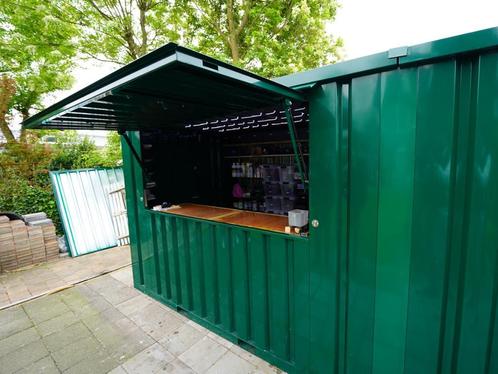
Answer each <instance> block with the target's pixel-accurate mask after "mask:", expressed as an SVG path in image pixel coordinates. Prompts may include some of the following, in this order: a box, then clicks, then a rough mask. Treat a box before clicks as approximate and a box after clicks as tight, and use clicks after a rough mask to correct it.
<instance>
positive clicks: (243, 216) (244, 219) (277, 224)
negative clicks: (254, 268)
mask: <svg viewBox="0 0 498 374" xmlns="http://www.w3.org/2000/svg"><path fill="white" fill-rule="evenodd" d="M163 212H165V213H171V214H178V215H180V216H186V217H193V218H202V219H207V220H211V221H216V222H224V223H229V224H233V225H239V226H245V227H252V228H257V229H262V230H269V231H275V232H280V233H285V226H287V224H288V219H287V216H279V215H276V214H269V213H258V212H250V211H245V210H238V209H230V208H219V207H215V206H209V205H200V204H191V203H185V204H180V205H179V206H178V207H174V208H169V209H165V210H163Z"/></svg>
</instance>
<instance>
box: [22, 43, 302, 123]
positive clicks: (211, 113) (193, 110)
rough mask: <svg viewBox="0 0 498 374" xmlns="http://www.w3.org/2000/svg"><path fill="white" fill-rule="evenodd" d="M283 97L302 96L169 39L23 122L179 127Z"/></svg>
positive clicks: (300, 98)
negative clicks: (170, 41)
mask: <svg viewBox="0 0 498 374" xmlns="http://www.w3.org/2000/svg"><path fill="white" fill-rule="evenodd" d="M285 99H290V100H293V101H298V102H301V101H302V102H304V101H305V98H304V96H303V95H302V94H301V93H299V92H298V91H295V90H293V89H291V88H288V87H285V86H283V85H281V84H278V83H275V82H273V81H270V80H268V79H265V78H262V77H259V76H257V75H255V74H252V73H249V72H247V71H244V70H242V69H239V68H236V67H233V66H231V65H228V64H225V63H222V62H220V61H217V60H214V59H211V58H209V57H206V56H204V55H201V54H199V53H196V52H193V51H190V50H188V49H186V48H182V47H179V46H177V45H175V44H173V43H170V44H168V45H166V46H164V47H162V48H160V49H159V50H157V51H155V52H153V53H151V54H149V55H147V56H144V57H143V58H141V59H139V60H137V61H135V62H133V63H131V64H129V65H127V66H125V67H124V68H122V69H120V70H118V71H116V72H114V73H112V74H110V75H108V76H107V77H105V78H103V79H101V80H99V81H97V82H95V83H94V84H92V85H90V86H88V87H86V88H84V89H83V90H81V91H79V92H77V93H75V94H73V95H71V96H69V97H68V98H67V99H64V100H62V101H60V102H59V103H56V104H54V105H52V106H51V107H49V108H47V109H46V110H44V111H42V112H40V113H38V114H36V115H34V116H32V117H31V118H28V119H27V120H26V121H24V123H23V126H24V127H26V128H55V129H100V130H101V129H104V130H141V129H150V128H165V127H171V126H178V127H181V126H183V125H185V124H186V123H192V122H196V121H200V120H203V119H209V118H216V117H220V116H227V115H230V114H233V113H238V112H242V111H248V110H254V109H258V108H262V107H269V106H274V105H278V104H281V103H282V102H283V101H284V100H285Z"/></svg>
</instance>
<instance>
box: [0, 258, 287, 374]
mask: <svg viewBox="0 0 498 374" xmlns="http://www.w3.org/2000/svg"><path fill="white" fill-rule="evenodd" d="M104 252H105V251H104ZM83 257H86V256H83ZM97 262H99V261H97ZM100 262H102V261H100ZM82 263H83V262H82V261H80V264H82ZM56 265H57V264H56ZM54 266H55V265H54ZM57 266H61V265H57ZM106 266H109V264H107V265H106ZM69 270H71V271H73V272H74V271H75V269H74V267H73V265H71V269H69ZM33 271H35V272H36V273H35V274H34V275H33V274H31V275H28V274H21V275H19V274H16V275H13V276H12V277H11V279H10V280H9V282H10V283H9V287H11V288H12V287H14V288H15V287H19V288H20V287H21V286H22V285H23V284H25V283H23V282H26V280H29V281H31V282H34V281H36V279H37V277H46V279H49V277H50V276H51V273H50V272H49V271H48V270H47V269H38V268H34V269H33ZM57 272H58V274H61V273H64V274H66V273H67V274H69V273H70V271H68V269H65V268H64V267H61V268H60V269H57ZM85 272H88V270H85ZM82 273H83V271H79V272H78V274H79V275H81V274H82ZM85 274H86V273H85ZM9 276H10V275H9ZM0 279H5V274H2V275H0ZM44 279H45V278H44ZM131 279H132V277H131V267H129V266H128V267H126V268H124V269H120V270H118V271H116V274H114V273H110V274H107V275H102V276H99V277H98V278H94V279H92V280H88V281H85V282H83V283H78V284H77V285H74V286H71V287H70V288H65V289H63V290H61V291H59V292H56V293H54V294H49V295H44V296H42V297H40V298H37V299H35V300H32V301H29V302H24V303H22V304H21V305H19V306H14V307H10V308H8V309H5V310H0V372H1V373H2V374H3V373H13V372H23V373H91V374H99V373H108V372H110V373H113V374H134V373H156V372H158V373H159V372H161V373H175V374H202V373H208V374H213V373H223V374H225V373H227V374H237V373H246V372H247V373H251V374H255V373H261V374H276V373H281V371H280V370H278V369H276V368H275V367H273V366H271V365H269V364H268V363H266V362H265V361H263V360H261V359H259V358H258V357H256V356H254V355H252V354H251V353H249V352H247V351H245V350H243V349H242V348H240V347H238V346H236V345H234V344H233V343H231V342H229V341H228V340H226V339H223V338H221V337H220V336H218V335H216V334H214V333H213V332H210V331H209V330H207V329H206V328H204V327H203V326H201V325H199V324H198V323H196V322H193V321H191V320H188V319H187V318H186V317H185V316H184V315H181V314H178V313H176V312H175V311H174V310H173V309H171V308H168V307H166V306H164V305H163V304H161V303H159V302H157V301H155V300H153V299H152V298H150V297H148V296H146V295H144V294H141V293H139V292H138V291H137V290H135V289H133V288H132V287H130V284H131ZM28 286H29V285H28ZM0 288H2V289H7V288H8V287H5V286H3V285H0ZM28 288H29V287H28ZM32 289H33V288H32Z"/></svg>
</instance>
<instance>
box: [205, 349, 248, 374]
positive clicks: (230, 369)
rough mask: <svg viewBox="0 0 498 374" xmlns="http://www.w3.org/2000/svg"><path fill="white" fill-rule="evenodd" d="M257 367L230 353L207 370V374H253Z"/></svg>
mask: <svg viewBox="0 0 498 374" xmlns="http://www.w3.org/2000/svg"><path fill="white" fill-rule="evenodd" d="M255 370H256V366H254V365H253V364H251V363H250V362H248V361H246V360H244V359H243V358H242V357H240V356H237V355H236V354H235V353H233V352H231V351H228V352H226V353H225V354H224V355H223V356H222V357H221V358H220V359H219V360H218V361H216V362H215V363H214V364H213V366H211V367H210V368H209V369H207V371H206V374H225V373H230V374H248V373H253V372H254V371H255Z"/></svg>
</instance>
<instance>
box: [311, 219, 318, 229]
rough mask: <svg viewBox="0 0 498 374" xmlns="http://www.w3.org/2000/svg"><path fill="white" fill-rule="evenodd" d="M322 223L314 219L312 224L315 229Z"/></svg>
mask: <svg viewBox="0 0 498 374" xmlns="http://www.w3.org/2000/svg"><path fill="white" fill-rule="evenodd" d="M319 225H320V222H318V220H317V219H314V220H313V221H311V226H313V227H314V228H315V229H316V228H317V227H318V226H319Z"/></svg>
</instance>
